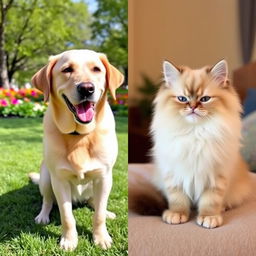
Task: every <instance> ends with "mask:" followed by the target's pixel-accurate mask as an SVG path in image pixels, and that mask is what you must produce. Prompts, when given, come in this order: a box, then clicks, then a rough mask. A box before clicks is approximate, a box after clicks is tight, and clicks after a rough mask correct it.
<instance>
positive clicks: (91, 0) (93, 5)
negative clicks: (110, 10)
mask: <svg viewBox="0 0 256 256" xmlns="http://www.w3.org/2000/svg"><path fill="white" fill-rule="evenodd" d="M85 2H86V3H87V4H88V8H89V11H90V12H94V11H96V9H97V2H96V1H95V0H85Z"/></svg>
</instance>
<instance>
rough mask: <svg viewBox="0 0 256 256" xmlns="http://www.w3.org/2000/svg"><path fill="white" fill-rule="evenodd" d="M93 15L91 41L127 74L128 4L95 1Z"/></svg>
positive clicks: (109, 0) (121, 0)
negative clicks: (95, 8) (95, 5)
mask: <svg viewBox="0 0 256 256" xmlns="http://www.w3.org/2000/svg"><path fill="white" fill-rule="evenodd" d="M96 2H97V10H96V11H95V12H94V13H93V17H94V19H93V22H92V25H91V28H92V39H94V41H95V42H96V45H97V48H98V50H99V51H102V52H105V53H106V54H107V55H108V58H109V60H110V61H111V62H112V63H113V64H115V65H116V66H119V67H122V68H123V70H124V72H125V76H126V78H127V74H128V24H127V22H128V18H127V16H128V4H127V0H96Z"/></svg>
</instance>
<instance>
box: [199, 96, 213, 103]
mask: <svg viewBox="0 0 256 256" xmlns="http://www.w3.org/2000/svg"><path fill="white" fill-rule="evenodd" d="M210 99H211V97H210V96H204V97H202V98H201V99H200V101H201V102H207V101H209V100H210Z"/></svg>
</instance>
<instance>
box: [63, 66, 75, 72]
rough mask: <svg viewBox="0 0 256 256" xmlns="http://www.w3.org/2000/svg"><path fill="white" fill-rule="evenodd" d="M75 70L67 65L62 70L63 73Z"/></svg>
mask: <svg viewBox="0 0 256 256" xmlns="http://www.w3.org/2000/svg"><path fill="white" fill-rule="evenodd" d="M73 71H74V69H73V68H72V67H67V68H65V69H63V70H62V72H63V73H72V72H73Z"/></svg>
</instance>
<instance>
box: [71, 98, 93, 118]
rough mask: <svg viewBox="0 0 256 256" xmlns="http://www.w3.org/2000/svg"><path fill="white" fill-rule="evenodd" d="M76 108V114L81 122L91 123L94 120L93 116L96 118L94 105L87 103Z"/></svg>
mask: <svg viewBox="0 0 256 256" xmlns="http://www.w3.org/2000/svg"><path fill="white" fill-rule="evenodd" d="M75 108H76V114H77V116H78V117H79V119H80V120H81V121H83V122H89V121H91V120H92V119H93V116H94V109H93V103H91V102H88V101H86V102H83V103H80V104H79V105H76V106H75Z"/></svg>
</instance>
